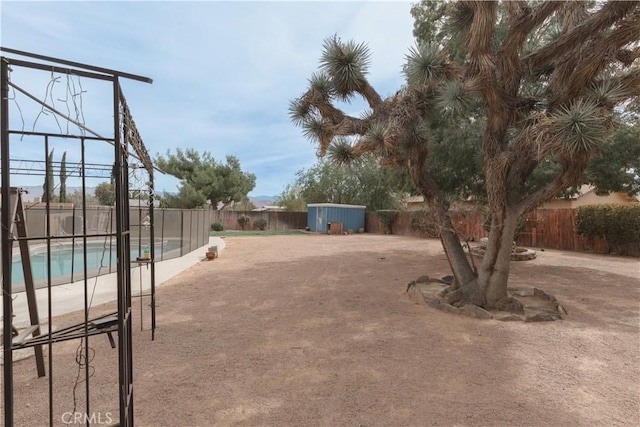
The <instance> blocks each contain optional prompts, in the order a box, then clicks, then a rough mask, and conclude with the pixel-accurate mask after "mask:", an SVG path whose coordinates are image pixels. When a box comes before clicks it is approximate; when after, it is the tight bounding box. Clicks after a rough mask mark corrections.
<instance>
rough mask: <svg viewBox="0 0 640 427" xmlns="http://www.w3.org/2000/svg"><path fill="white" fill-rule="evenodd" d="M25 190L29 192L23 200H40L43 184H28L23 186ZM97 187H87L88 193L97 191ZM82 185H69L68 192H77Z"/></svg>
mask: <svg viewBox="0 0 640 427" xmlns="http://www.w3.org/2000/svg"><path fill="white" fill-rule="evenodd" d="M21 188H22V189H23V190H25V191H26V192H27V194H25V195H23V196H22V200H23V201H25V202H39V201H40V198H41V197H42V193H43V192H42V185H27V186H25V187H21ZM95 189H96V188H95V187H87V194H89V195H93V193H94V191H95ZM81 190H82V187H67V194H72V193H75V192H76V191H81ZM58 191H59V189H57V188H56V194H58Z"/></svg>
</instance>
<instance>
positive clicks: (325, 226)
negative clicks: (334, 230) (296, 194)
mask: <svg viewBox="0 0 640 427" xmlns="http://www.w3.org/2000/svg"><path fill="white" fill-rule="evenodd" d="M365 208H366V206H358V205H340V204H336V203H313V204H309V205H307V226H308V227H309V230H311V231H315V232H318V233H326V232H327V231H328V230H329V227H330V226H329V224H330V223H332V222H340V223H342V230H344V231H347V230H348V229H351V230H353V231H354V232H358V229H359V228H364V210H365Z"/></svg>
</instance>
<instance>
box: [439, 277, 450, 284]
mask: <svg viewBox="0 0 640 427" xmlns="http://www.w3.org/2000/svg"><path fill="white" fill-rule="evenodd" d="M440 280H442V283H445V284H447V285H450V284H452V283H453V276H444V277H443V278H442V279H440Z"/></svg>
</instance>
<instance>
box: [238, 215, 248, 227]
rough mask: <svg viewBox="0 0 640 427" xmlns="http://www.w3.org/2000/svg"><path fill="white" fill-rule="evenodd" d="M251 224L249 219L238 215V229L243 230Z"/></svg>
mask: <svg viewBox="0 0 640 427" xmlns="http://www.w3.org/2000/svg"><path fill="white" fill-rule="evenodd" d="M250 222H251V218H249V217H248V216H244V215H240V216H239V217H238V224H240V228H242V229H243V230H244V228H245V227H246V226H247V224H249V223H250Z"/></svg>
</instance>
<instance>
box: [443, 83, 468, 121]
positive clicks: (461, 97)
mask: <svg viewBox="0 0 640 427" xmlns="http://www.w3.org/2000/svg"><path fill="white" fill-rule="evenodd" d="M470 104H471V96H470V93H469V91H468V89H467V86H466V85H465V84H464V83H463V82H461V81H459V80H453V81H450V82H447V83H446V84H444V85H443V87H442V91H441V92H440V96H439V97H438V103H437V106H438V108H439V109H440V110H441V111H442V113H443V114H444V115H446V116H449V115H457V114H460V113H462V112H464V111H465V110H466V109H467V108H468V107H469V105H470Z"/></svg>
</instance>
